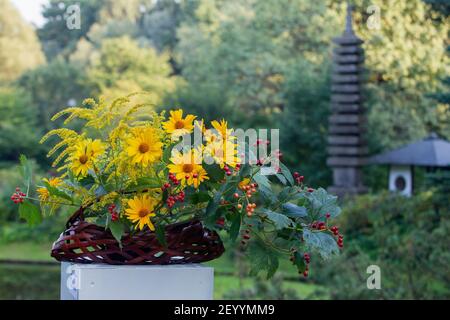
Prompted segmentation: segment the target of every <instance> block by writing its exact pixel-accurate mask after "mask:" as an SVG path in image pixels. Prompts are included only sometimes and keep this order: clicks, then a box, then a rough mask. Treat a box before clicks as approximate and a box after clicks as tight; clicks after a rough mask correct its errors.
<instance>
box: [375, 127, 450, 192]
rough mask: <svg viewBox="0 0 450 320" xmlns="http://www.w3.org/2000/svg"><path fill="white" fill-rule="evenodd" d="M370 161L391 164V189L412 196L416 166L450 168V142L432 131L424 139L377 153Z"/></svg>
mask: <svg viewBox="0 0 450 320" xmlns="http://www.w3.org/2000/svg"><path fill="white" fill-rule="evenodd" d="M370 163H373V164H387V165H389V166H390V169H389V190H391V191H395V192H399V193H401V194H403V195H405V196H411V195H412V194H413V191H414V167H424V168H426V170H427V171H433V170H436V169H447V170H448V169H450V142H449V141H446V140H444V139H441V138H439V137H438V136H437V134H435V133H432V134H431V135H430V136H428V137H426V138H425V139H423V140H420V141H416V142H413V143H411V144H408V145H405V146H402V147H400V148H397V149H394V150H391V151H388V152H385V153H382V154H379V155H375V156H373V157H372V158H370Z"/></svg>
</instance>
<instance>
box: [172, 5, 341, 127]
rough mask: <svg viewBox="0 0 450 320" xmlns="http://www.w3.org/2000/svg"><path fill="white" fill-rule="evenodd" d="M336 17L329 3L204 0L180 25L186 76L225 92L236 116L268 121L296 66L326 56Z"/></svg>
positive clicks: (196, 87)
mask: <svg viewBox="0 0 450 320" xmlns="http://www.w3.org/2000/svg"><path fill="white" fill-rule="evenodd" d="M311 17H313V19H311ZM335 20H336V18H335V17H333V15H332V14H331V12H329V11H328V10H327V6H326V5H325V4H324V3H323V2H310V1H304V0H296V1H288V0H282V1H275V0H269V1H254V0H246V1H199V3H198V7H197V9H196V10H195V19H191V20H188V21H186V22H185V23H183V24H182V25H181V26H180V28H179V29H178V37H179V39H180V42H179V44H178V47H177V52H178V55H179V60H178V61H179V63H180V66H181V68H182V75H183V76H184V78H185V79H186V80H187V81H188V83H189V86H190V87H191V88H192V91H196V92H200V91H201V92H205V94H206V92H207V91H205V90H203V89H205V88H206V89H208V90H209V91H208V92H220V93H221V98H222V101H221V102H220V103H221V105H225V106H227V107H228V108H229V109H230V110H232V111H233V112H234V118H235V121H240V122H242V119H243V118H244V119H246V120H249V121H250V122H251V123H255V121H254V120H255V119H259V120H262V119H261V117H263V118H265V119H266V121H264V122H265V123H266V124H267V119H270V116H271V114H273V112H280V111H282V110H283V109H284V107H285V103H286V101H285V100H284V93H285V91H284V89H285V87H284V83H285V81H286V75H287V74H288V73H289V71H290V70H291V69H292V67H293V66H294V65H296V64H298V63H299V62H301V61H308V62H309V63H311V64H313V65H315V66H319V67H320V65H321V64H322V62H323V61H324V59H325V57H326V54H327V48H328V46H329V43H328V42H327V40H328V39H329V38H330V37H331V35H332V34H333V33H334V30H333V26H334V25H335V23H334V22H333V21H335ZM194 103H195V102H194ZM299 108H301V106H299ZM258 116H259V117H258ZM269 122H270V121H269Z"/></svg>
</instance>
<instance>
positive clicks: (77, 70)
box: [0, 0, 450, 298]
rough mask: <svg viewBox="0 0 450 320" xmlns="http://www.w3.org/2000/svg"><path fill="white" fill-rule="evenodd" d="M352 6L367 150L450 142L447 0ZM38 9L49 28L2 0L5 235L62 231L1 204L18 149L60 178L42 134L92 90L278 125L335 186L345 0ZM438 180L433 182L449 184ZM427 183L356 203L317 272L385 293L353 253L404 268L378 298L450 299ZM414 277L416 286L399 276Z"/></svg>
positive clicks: (97, 3)
mask: <svg viewBox="0 0 450 320" xmlns="http://www.w3.org/2000/svg"><path fill="white" fill-rule="evenodd" d="M350 2H351V3H352V4H353V5H354V6H355V9H354V14H353V18H354V27H355V31H356V33H357V34H358V36H360V37H361V38H362V39H363V40H364V41H365V42H364V49H365V57H366V62H365V66H366V69H367V72H366V86H365V97H366V107H367V109H368V110H367V112H368V120H369V121H368V131H369V133H368V135H367V137H368V143H369V148H370V152H371V153H377V152H380V151H383V150H387V149H389V148H392V147H395V146H398V145H401V144H404V143H406V142H410V141H412V140H415V139H419V138H422V137H423V136H425V135H426V134H427V133H429V132H430V131H435V132H437V133H438V134H440V135H441V136H443V137H446V138H447V139H450V107H449V89H448V85H449V77H448V75H449V65H450V64H449V57H448V33H449V25H450V24H449V22H450V21H449V16H448V14H449V12H450V9H449V8H450V6H449V5H448V4H447V3H446V2H445V1H439V0H408V1H383V0H370V1H369V0H354V1H350ZM77 3H79V4H80V9H81V28H80V29H75V30H69V29H67V27H66V20H65V18H66V16H65V13H66V10H67V7H68V6H69V5H72V4H77ZM370 5H375V6H378V7H379V8H380V14H381V15H380V20H379V22H380V28H379V29H369V28H368V26H367V23H368V21H369V20H371V19H374V18H376V17H374V16H373V14H371V13H369V12H368V11H367V8H368V7H369V6H370ZM43 16H44V17H45V19H46V22H45V24H44V25H43V26H41V27H39V28H33V26H31V25H29V24H27V23H26V22H25V21H24V20H23V19H22V18H21V16H20V15H19V12H18V11H17V10H16V9H15V7H14V6H13V5H12V3H11V2H10V0H0V26H1V28H0V199H1V202H0V221H1V225H0V241H3V242H7V241H21V240H23V239H24V238H27V237H29V238H30V239H36V240H38V239H40V238H45V239H47V238H48V237H49V238H51V237H52V236H53V235H54V234H57V232H58V230H59V228H58V223H57V222H58V221H53V222H54V223H49V224H48V225H43V226H40V227H39V228H38V229H35V230H37V231H33V232H34V233H33V232H32V231H31V229H29V228H28V227H27V226H24V225H23V223H22V222H20V221H19V219H18V217H17V215H16V214H15V212H16V208H15V207H14V206H13V205H12V202H10V201H9V200H8V199H9V196H10V194H11V192H12V191H13V190H14V188H15V186H16V185H17V184H18V183H19V177H18V175H17V174H16V173H15V171H14V170H15V168H14V165H15V163H16V162H17V159H18V156H19V154H20V153H24V154H26V155H27V156H28V157H29V158H34V159H35V162H36V167H37V169H38V172H39V174H46V175H48V174H49V173H51V170H50V168H49V161H48V159H46V158H45V155H44V154H45V152H44V151H45V149H46V147H45V146H41V145H39V144H38V143H37V141H38V139H39V137H40V136H41V135H42V133H43V132H45V131H47V130H49V129H51V128H53V126H55V124H54V123H51V122H50V121H49V119H50V117H51V115H52V114H54V113H55V112H57V111H59V110H61V109H62V108H64V107H67V106H71V105H79V104H80V103H81V101H82V99H83V98H85V97H88V96H97V95H103V96H104V97H105V98H106V99H113V98H115V97H117V96H118V95H122V94H124V93H127V92H130V91H140V90H148V91H150V92H151V93H152V94H151V95H149V96H148V98H147V99H150V102H151V103H153V104H154V105H155V108H157V109H167V108H169V107H183V108H184V109H186V110H187V111H189V112H195V113H197V114H199V115H201V116H203V117H204V118H205V119H206V120H211V119H215V118H221V117H225V118H227V119H228V120H229V121H230V122H231V125H233V126H240V127H255V128H258V127H269V128H280V136H281V146H282V152H283V159H284V162H286V163H287V164H288V165H290V166H291V167H293V168H294V169H295V170H297V171H299V172H301V174H302V175H304V176H305V177H306V181H307V182H308V183H309V184H312V185H314V186H319V185H322V186H327V185H328V184H329V183H330V182H331V174H330V170H329V169H328V168H327V166H326V162H325V161H326V135H327V115H328V113H329V96H330V81H329V78H330V77H329V75H330V68H331V61H330V60H331V50H332V41H331V40H332V38H333V37H335V36H337V35H339V34H340V33H341V32H342V31H343V28H344V19H345V4H343V3H341V2H338V1H333V0H320V1H309V0H195V1H188V0H182V1H175V0H159V1H156V2H155V1H152V0H50V1H49V4H48V5H47V6H45V7H44V8H43ZM75 126H76V124H75ZM365 171H366V184H367V185H369V187H370V188H371V190H372V191H376V190H379V189H380V188H384V186H385V184H386V171H385V169H384V168H366V169H365ZM435 179H437V180H434V182H433V183H431V184H430V186H435V185H436V184H439V185H443V184H446V183H447V182H448V180H445V179H444V178H440V177H435ZM429 181H432V180H429ZM436 181H438V182H436ZM443 181H444V182H443ZM445 181H447V182H445ZM429 190H431V191H428V193H426V194H421V195H419V196H417V197H414V198H413V199H410V200H408V201H405V200H404V199H403V198H395V197H394V198H391V196H389V195H381V196H374V195H368V196H366V197H363V198H361V199H358V200H355V202H352V203H350V204H348V207H347V209H346V210H344V214H343V219H344V220H343V221H342V224H343V225H344V226H345V229H346V231H345V233H347V237H348V238H350V239H352V238H353V239H354V242H353V243H352V244H351V245H350V247H349V249H348V250H346V251H345V252H346V253H345V254H344V256H343V257H342V259H343V260H339V262H337V263H336V265H335V267H329V268H328V269H327V270H326V272H325V271H324V273H323V275H322V278H323V281H324V283H325V282H327V281H328V282H330V281H331V282H333V281H336V283H337V284H336V287H339V288H340V290H339V292H333V293H332V296H333V297H340V298H347V297H360V298H365V297H368V298H379V297H380V296H366V294H367V290H365V291H364V290H362V289H361V291H357V289H355V290H356V291H355V290H351V288H356V287H357V284H356V283H355V281H358V280H357V279H358V277H360V275H358V276H356V275H355V274H352V271H351V270H354V269H352V268H350V267H349V263H352V265H356V266H357V265H360V266H363V265H365V264H366V263H367V262H369V261H377V262H379V263H381V264H382V265H384V266H386V268H391V270H393V269H392V268H393V267H392V266H393V265H395V268H394V269H395V270H396V272H393V273H392V274H388V275H387V276H386V277H387V279H388V280H387V284H386V286H387V288H388V289H386V290H385V291H383V292H384V294H385V295H384V296H381V297H382V298H411V297H424V298H429V297H448V291H447V289H446V288H445V287H442V286H440V285H438V284H436V283H435V281H429V279H434V280H436V281H437V280H439V281H441V282H442V283H444V284H447V287H448V283H449V279H447V278H445V277H444V278H442V279H441V278H439V277H441V274H442V273H443V274H445V272H444V270H443V269H442V263H443V262H445V263H448V261H449V260H448V256H447V255H442V254H441V255H440V254H438V250H443V251H445V252H446V251H448V249H447V250H445V246H444V245H447V248H448V247H449V246H448V243H447V242H446V240H445V238H443V235H448V231H449V230H448V212H447V211H446V209H445V208H447V209H448V205H447V207H446V206H444V205H442V204H441V205H440V207H441V208H443V209H440V214H441V216H440V218H439V219H440V220H439V222H436V221H435V220H433V219H435V217H434V212H435V208H436V201H440V203H442V201H444V200H446V199H447V200H448V197H446V193H445V192H443V191H442V190H434V189H429ZM443 190H448V189H445V188H443ZM430 192H431V195H430ZM447 195H448V193H447ZM436 199H438V200H436ZM442 199H444V200H442ZM447 203H448V202H447ZM55 219H62V220H63V218H62V217H58V216H57V217H55ZM49 221H51V220H49ZM359 223H360V224H359ZM27 228H28V229H27ZM416 235H417V236H416ZM431 243H437V244H438V245H437V246H436V248H431V247H430V246H429V245H430V244H431ZM408 246H413V247H414V248H417V252H415V254H416V256H411V255H410V254H408V252H407V251H404V250H406V248H409V247H408ZM383 248H384V249H383ZM386 248H390V249H392V250H390V251H389V250H388V249H386ZM439 248H440V249H439ZM386 250H388V251H386ZM422 259H424V260H426V261H432V263H431V262H430V263H429V264H427V265H425V264H422ZM341 262H342V263H341ZM340 263H341V264H340ZM390 266H391V267H390ZM430 266H431V267H430ZM430 268H431V269H430ZM358 270H359V269H358ZM430 270H432V271H433V272H434V273H435V276H433V275H432V273H431V271H430ZM410 274H412V275H411V277H412V279H413V284H411V283H410V282H411V281H412V280H410V279H407V278H405V277H407V276H408V275H410ZM436 274H437V275H436ZM318 278H320V277H319V276H318ZM355 279H356V280H355ZM346 281H347V282H346ZM352 281H353V282H352ZM398 283H401V284H402V285H401V287H402V288H403V289H404V291H401V290H400V289H399V288H396V287H395V285H396V284H398ZM344 288H349V289H348V290H344ZM343 292H348V294H347V295H345V294H344V293H343ZM248 294H251V293H248Z"/></svg>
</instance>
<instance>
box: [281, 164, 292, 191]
mask: <svg viewBox="0 0 450 320" xmlns="http://www.w3.org/2000/svg"><path fill="white" fill-rule="evenodd" d="M280 169H281V173H282V174H283V176H285V178H286V179H287V180H288V181H289V183H290V184H291V186H293V185H294V184H295V182H294V177H292V174H291V171H290V170H289V169H288V168H287V167H286V166H285V165H284V164H283V163H281V162H280Z"/></svg>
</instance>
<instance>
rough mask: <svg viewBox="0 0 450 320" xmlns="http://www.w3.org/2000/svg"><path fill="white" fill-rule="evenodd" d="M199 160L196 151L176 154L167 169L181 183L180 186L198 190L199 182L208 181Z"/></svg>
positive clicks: (199, 154)
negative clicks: (191, 186)
mask: <svg viewBox="0 0 450 320" xmlns="http://www.w3.org/2000/svg"><path fill="white" fill-rule="evenodd" d="M201 160H202V159H201V153H200V152H199V151H198V150H195V149H192V150H191V151H190V152H185V153H184V154H181V153H179V152H178V153H177V154H175V156H174V157H172V158H171V159H170V161H171V162H172V163H171V164H169V165H168V168H169V171H170V172H171V173H173V174H174V175H175V177H176V178H177V179H178V180H180V181H181V185H182V186H185V185H189V186H190V185H194V187H195V188H198V186H199V185H200V183H201V182H203V181H205V180H208V179H209V177H208V176H207V173H206V170H205V169H203V167H202V165H201V163H202V161H201Z"/></svg>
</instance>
